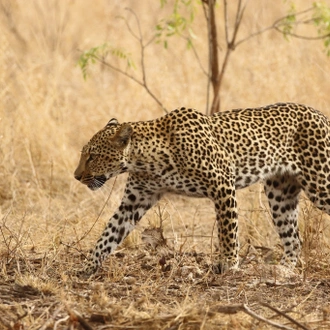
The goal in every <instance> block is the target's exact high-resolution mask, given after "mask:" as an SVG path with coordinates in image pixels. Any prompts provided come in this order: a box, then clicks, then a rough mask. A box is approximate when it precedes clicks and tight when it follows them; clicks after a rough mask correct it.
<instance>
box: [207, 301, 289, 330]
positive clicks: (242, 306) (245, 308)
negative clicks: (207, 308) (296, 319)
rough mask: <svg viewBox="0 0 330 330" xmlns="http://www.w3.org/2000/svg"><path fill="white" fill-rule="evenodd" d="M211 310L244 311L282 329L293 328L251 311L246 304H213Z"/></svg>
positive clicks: (223, 311)
mask: <svg viewBox="0 0 330 330" xmlns="http://www.w3.org/2000/svg"><path fill="white" fill-rule="evenodd" d="M211 311H214V312H218V313H224V314H235V313H237V312H244V313H246V314H248V315H250V316H251V317H253V318H255V319H257V320H259V321H262V322H265V323H267V324H269V325H271V326H273V327H275V328H278V329H282V330H293V328H290V327H287V326H285V325H282V324H279V323H276V322H273V321H270V320H267V319H266V318H264V317H263V316H261V315H259V314H257V313H255V312H253V311H252V310H251V309H250V308H249V307H248V306H247V305H246V304H237V305H225V306H215V307H214V308H212V309H211Z"/></svg>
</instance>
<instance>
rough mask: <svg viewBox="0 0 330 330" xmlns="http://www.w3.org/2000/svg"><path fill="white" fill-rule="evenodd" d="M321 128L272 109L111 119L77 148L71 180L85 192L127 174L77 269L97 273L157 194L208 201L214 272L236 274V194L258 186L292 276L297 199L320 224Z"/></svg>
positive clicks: (319, 119)
mask: <svg viewBox="0 0 330 330" xmlns="http://www.w3.org/2000/svg"><path fill="white" fill-rule="evenodd" d="M329 128H330V125H329V120H328V119H327V118H326V117H325V116H324V115H323V114H322V113H321V112H319V111H317V110H314V109H313V108H310V107H307V106H304V105H299V104H294V103H278V104H274V105H269V106H266V107H261V108H247V109H236V110H231V111H226V112H219V113H216V114H214V115H212V116H206V115H203V114H201V113H200V112H197V111H196V110H193V109H186V108H181V109H177V110H174V111H173V112H171V113H169V114H167V115H165V116H164V117H161V118H159V119H156V120H151V121H143V122H131V123H124V124H119V123H118V121H117V120H116V119H112V120H110V121H109V123H108V124H107V125H106V126H105V128H103V129H102V130H101V131H99V132H98V133H96V134H95V135H94V136H93V137H92V139H91V140H90V141H89V142H88V143H87V144H86V145H85V146H84V147H83V150H82V154H81V159H80V162H79V165H78V168H77V170H76V171H75V178H76V179H77V180H79V181H80V182H82V183H83V184H86V185H87V186H88V187H89V188H90V189H93V190H94V189H97V188H99V187H101V186H102V185H103V184H104V183H105V181H106V180H108V179H110V178H111V177H114V176H116V175H118V174H121V173H124V172H128V173H129V175H128V179H127V183H126V187H125V191H124V196H123V199H122V202H121V204H120V206H119V208H118V209H117V211H116V212H115V213H114V215H113V216H112V217H111V219H110V221H109V223H108V224H107V226H106V228H105V230H104V231H103V233H102V235H101V237H100V238H99V240H98V241H97V243H96V246H95V249H94V251H93V252H92V254H91V256H90V258H89V260H88V261H87V263H86V267H85V271H86V273H92V272H95V271H96V270H97V268H98V267H99V266H100V265H101V262H102V260H103V259H104V257H105V256H106V255H108V254H109V253H112V252H113V251H114V250H115V249H116V247H117V246H118V245H119V244H120V243H121V242H122V241H123V239H124V238H125V237H126V236H127V235H128V234H129V233H130V231H131V230H132V229H133V228H134V226H135V225H136V223H137V222H138V221H139V220H140V219H141V217H142V216H143V215H144V214H145V212H146V211H147V210H148V209H150V208H151V207H152V206H153V205H154V204H155V203H156V202H157V201H158V200H159V199H160V198H161V197H162V196H163V195H164V194H165V193H175V194H182V195H188V196H194V197H206V198H210V199H211V200H212V201H213V202H214V205H215V211H216V219H217V224H218V237H219V244H220V260H219V267H220V269H221V270H225V269H228V268H237V267H238V265H239V258H238V248H239V244H238V237H237V230H238V222H237V204H236V196H235V195H236V189H241V188H244V187H247V186H249V185H251V184H253V183H255V182H258V181H263V182H264V189H265V193H266V196H267V197H268V201H269V205H270V210H271V213H272V217H273V222H274V224H275V227H276V229H277V231H278V233H279V236H280V238H281V240H282V243H283V246H284V255H283V258H282V261H281V263H282V264H284V265H287V266H291V267H292V266H295V265H296V262H297V258H298V256H299V252H300V248H301V243H300V239H299V233H298V226H297V217H298V201H299V194H300V192H301V191H302V190H303V191H304V192H305V194H306V195H307V196H308V198H309V199H310V200H311V201H312V202H313V203H314V204H315V205H316V207H318V208H319V209H321V210H323V211H325V212H326V213H328V214H330V196H329V192H330V173H329V172H330V161H329V156H330V155H329V154H330V135H329Z"/></svg>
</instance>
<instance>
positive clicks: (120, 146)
mask: <svg viewBox="0 0 330 330" xmlns="http://www.w3.org/2000/svg"><path fill="white" fill-rule="evenodd" d="M132 133H133V129H132V127H131V126H130V125H129V124H119V123H118V121H117V119H114V118H113V119H111V120H110V121H109V122H108V124H107V125H106V126H105V127H104V128H103V129H102V130H100V131H99V132H97V133H96V134H95V135H94V136H93V137H92V138H91V140H90V141H89V142H88V143H87V144H86V145H85V146H84V147H83V149H82V151H81V156H80V160H79V164H78V167H77V169H76V170H75V172H74V177H75V178H76V179H77V180H78V181H80V182H81V183H83V184H85V185H87V187H88V188H90V189H91V190H96V189H98V188H100V187H101V186H103V184H104V183H105V182H106V181H107V180H108V179H110V178H111V177H114V176H116V175H118V174H120V173H124V172H126V171H127V163H126V156H125V155H126V154H127V152H128V149H129V144H130V140H131V136H132Z"/></svg>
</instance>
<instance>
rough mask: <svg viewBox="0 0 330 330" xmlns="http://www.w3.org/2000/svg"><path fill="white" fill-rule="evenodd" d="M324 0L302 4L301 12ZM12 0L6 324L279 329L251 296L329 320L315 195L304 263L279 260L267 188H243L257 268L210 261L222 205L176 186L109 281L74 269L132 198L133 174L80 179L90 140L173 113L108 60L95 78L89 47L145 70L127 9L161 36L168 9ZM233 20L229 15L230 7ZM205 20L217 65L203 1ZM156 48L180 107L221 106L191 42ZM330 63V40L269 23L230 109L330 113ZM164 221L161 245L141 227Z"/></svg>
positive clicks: (5, 138) (246, 62)
mask: <svg viewBox="0 0 330 330" xmlns="http://www.w3.org/2000/svg"><path fill="white" fill-rule="evenodd" d="M309 3H310V2H309V1H307V0H304V1H300V2H299V6H301V8H299V9H303V8H306V7H307V6H308V5H309ZM0 4H1V7H0V17H1V19H0V27H1V35H0V47H1V51H0V67H1V70H0V96H1V98H0V99H1V102H0V229H1V231H0V256H1V259H0V326H1V327H2V328H11V329H23V328H24V329H53V328H56V329H67V328H68V327H69V328H70V329H73V328H76V327H80V328H84V329H88V327H92V328H93V329H133V328H134V329H146V328H152V329H213V328H214V329H219V328H222V329H251V328H255V329H271V328H272V326H271V325H269V324H267V323H265V322H263V321H262V320H260V319H257V318H256V317H255V316H253V315H252V316H251V315H248V313H247V310H244V306H245V305H246V306H248V307H249V308H250V309H251V310H253V311H254V313H256V314H257V315H259V316H263V317H265V318H268V319H271V320H272V321H274V322H276V323H278V324H280V325H282V326H284V325H286V326H288V327H291V328H299V327H301V326H302V325H303V324H305V326H306V327H310V328H318V329H326V328H327V327H329V323H330V321H329V320H330V316H329V315H330V306H329V297H330V289H329V288H330V286H329V283H330V282H329V278H330V272H329V265H328V261H329V238H328V237H329V219H328V217H326V216H325V215H320V214H319V213H317V212H315V210H312V209H310V206H309V204H308V203H307V204H304V205H306V206H303V207H302V216H301V220H302V221H301V228H302V229H303V236H304V239H305V241H306V244H305V246H304V253H303V256H302V257H303V261H304V265H303V266H301V267H298V269H297V270H296V271H295V272H288V273H285V271H283V270H281V269H277V268H275V267H274V266H272V265H271V263H272V262H274V261H275V260H278V253H280V251H277V250H278V249H277V244H278V243H279V240H278V238H277V235H276V233H275V230H274V228H272V226H271V224H270V218H269V216H268V211H267V206H265V205H266V201H265V200H264V198H261V197H260V188H259V186H254V187H251V188H248V189H246V190H245V191H241V192H239V208H240V224H241V229H240V231H241V235H240V238H241V243H242V257H244V260H245V263H244V264H243V267H242V270H241V271H238V272H229V273H227V274H225V275H223V276H219V275H213V274H212V272H211V271H210V267H209V266H210V264H211V263H212V258H213V254H211V253H210V252H211V250H213V252H214V247H213V246H212V245H213V244H214V243H215V241H214V240H211V237H212V228H213V224H214V213H213V206H212V203H210V202H209V201H205V200H194V199H186V198H182V197H179V198H178V197H175V198H172V197H170V196H169V197H167V198H166V199H164V200H163V201H162V202H161V203H160V205H159V208H154V209H153V210H151V211H150V212H149V213H148V214H147V215H146V216H145V217H144V219H143V221H142V222H141V225H139V228H138V229H137V231H136V232H135V234H134V235H132V236H131V237H130V240H129V241H128V242H126V244H125V245H124V246H123V247H121V248H120V249H119V251H118V252H117V253H116V254H115V255H114V256H113V257H111V258H109V260H108V261H107V262H106V263H105V266H104V269H103V270H101V271H100V272H99V273H98V274H97V275H96V276H95V277H93V278H91V279H90V280H88V281H87V280H82V279H76V278H74V277H71V275H70V271H71V270H72V269H74V268H79V266H81V263H82V260H83V257H84V255H83V253H86V252H87V250H88V249H89V248H91V247H92V246H93V244H94V242H95V240H96V239H97V237H98V235H99V234H100V232H101V231H102V229H103V227H104V225H105V223H106V222H107V220H108V218H109V216H110V215H111V214H112V212H113V211H114V209H115V208H116V207H117V205H118V203H119V201H120V198H121V194H122V189H123V184H124V181H125V176H122V177H119V178H118V179H117V180H116V181H114V180H112V181H110V182H109V183H108V184H107V187H105V188H104V189H103V190H101V191H99V192H94V193H93V192H90V191H88V190H87V188H86V187H84V186H82V185H81V184H79V183H78V182H76V181H75V180H74V178H73V171H74V169H75V166H76V164H77V161H78V158H79V151H80V149H81V147H82V146H83V144H84V143H85V142H86V141H87V140H88V139H89V138H90V137H91V136H92V134H93V133H95V132H96V131H97V130H98V129H100V128H101V127H102V126H104V124H105V123H106V122H107V121H108V120H109V119H110V118H112V117H117V118H118V119H119V120H120V121H137V120H147V119H151V118H156V117H159V116H160V115H162V114H163V112H162V110H161V109H160V108H159V107H157V106H156V104H155V103H154V101H153V100H152V99H151V98H150V97H149V96H148V95H147V93H146V92H145V91H144V90H143V89H141V88H140V87H139V86H137V85H136V84H134V83H133V82H131V81H128V80H127V79H125V78H124V77H123V76H120V75H118V74H116V73H114V72H111V71H109V70H108V69H107V68H106V67H104V66H100V65H95V66H92V67H91V68H90V71H89V73H90V75H89V77H88V79H87V80H86V81H84V80H83V77H82V73H81V71H80V69H79V67H78V66H77V61H78V58H79V55H80V54H81V51H83V50H86V49H89V48H90V47H93V46H96V45H100V44H102V43H103V42H105V41H109V42H111V43H112V44H113V45H114V46H118V47H123V48H125V49H126V50H127V51H129V52H131V54H132V55H133V57H134V58H135V62H136V63H137V66H138V69H137V70H136V72H135V73H134V74H136V75H137V76H138V75H139V74H140V73H139V65H138V63H139V47H138V43H137V42H136V41H134V39H133V38H132V36H131V35H130V34H129V32H128V31H127V29H126V27H125V24H124V22H123V20H120V19H118V18H116V17H117V16H118V15H119V16H123V15H124V16H126V15H128V13H127V11H125V10H124V8H125V7H130V8H132V9H134V10H135V12H136V13H137V14H138V16H139V17H140V19H141V26H142V29H143V34H144V36H145V38H146V40H147V39H148V38H149V37H150V36H151V35H152V33H153V26H154V25H155V23H156V18H158V17H159V18H160V17H162V16H164V15H165V12H164V11H161V10H160V9H159V3H158V2H157V1H148V2H144V1H143V2H142V1H141V2H138V1H136V2H134V3H133V2H130V1H120V2H117V1H113V2H112V1H99V2H97V5H96V4H91V2H87V1H65V0H60V1H57V0H50V1H42V0H34V1H30V2H29V3H28V4H27V3H25V2H22V1H11V0H1V1H0ZM219 6H220V7H221V5H219ZM275 7H276V8H275ZM285 10H286V9H285V5H283V4H282V3H280V4H279V5H276V6H275V5H270V4H269V3H268V2H265V1H261V0H259V1H253V2H250V3H249V6H248V8H247V12H246V16H245V19H244V22H243V25H242V29H241V31H240V34H239V36H240V38H241V37H244V36H246V35H248V34H249V33H250V31H251V30H256V29H259V28H262V27H264V26H268V25H269V24H270V23H271V22H273V21H274V19H276V18H277V17H279V16H281V15H284V14H285V13H286V11H285ZM150 13H153V15H150ZM218 15H219V20H221V18H220V15H221V8H219V11H218ZM130 19H132V17H131V18H130ZM132 22H133V20H132ZM132 24H133V23H132ZM195 24H196V25H195V26H196V28H195V34H196V35H197V39H196V40H195V43H196V46H197V47H198V50H199V51H200V56H201V59H202V61H204V63H206V62H205V61H206V58H207V46H206V43H205V35H206V31H205V24H204V21H203V14H202V11H201V10H199V12H198V15H197V18H196V22H195ZM220 25H221V24H220ZM221 33H222V32H221ZM220 47H224V45H223V44H221V45H220ZM146 56H147V58H146V59H147V62H146V70H147V74H148V81H149V83H150V85H151V86H152V88H153V91H154V92H155V94H156V95H157V96H158V97H159V98H160V99H161V100H162V102H163V103H164V104H165V105H166V107H167V108H168V109H172V108H173V109H174V108H176V107H178V106H192V107H195V108H197V109H200V110H201V111H204V110H205V101H206V99H205V90H206V81H205V77H204V76H203V74H202V73H201V71H200V70H199V68H198V65H197V63H196V61H195V60H194V57H193V54H192V52H191V51H188V50H186V48H185V46H184V45H183V44H182V43H181V42H180V41H179V40H177V39H171V40H170V43H169V50H168V51H165V50H164V49H163V48H162V46H161V45H156V44H153V45H152V46H150V47H148V48H147V51H146ZM118 65H121V64H120V63H118ZM329 72H330V60H329V58H327V57H326V56H325V54H324V52H323V46H322V44H321V43H320V42H306V41H302V40H291V41H290V42H287V41H285V40H284V39H283V37H282V36H280V35H278V34H276V33H275V32H269V33H266V34H264V35H261V36H259V37H257V38H255V39H252V40H251V41H250V42H248V43H246V44H243V45H242V46H240V47H239V48H238V49H237V50H236V51H235V52H234V53H233V56H232V58H231V60H230V64H229V67H228V72H227V74H226V77H225V81H224V87H223V89H222V92H221V101H222V108H223V109H226V108H234V107H245V106H259V105H263V104H270V103H273V102H278V101H293V102H300V103H305V104H308V105H311V106H314V107H315V108H318V109H320V110H322V111H323V112H324V113H326V114H327V115H330V109H329V104H330V93H329V83H330V79H329ZM112 186H113V187H112ZM111 189H112V193H111V198H110V201H109V202H108V203H107V205H106V207H105V210H104V211H103V212H102V214H100V211H101V209H102V207H103V205H104V203H105V201H106V199H107V197H108V195H109V193H110V191H111ZM98 217H99V219H98ZM160 218H162V219H163V223H162V226H163V230H164V235H165V237H166V239H167V241H166V243H164V246H163V248H157V247H156V248H155V249H153V248H151V247H148V246H147V245H145V244H144V243H143V241H141V239H140V234H139V233H141V231H143V228H144V227H148V226H151V227H152V226H159V221H160V220H159V219H160ZM96 219H98V220H97V221H96ZM94 223H95V225H94V226H93V224H94ZM91 228H92V230H91V231H90V232H89V230H90V229H91ZM86 233H88V234H87V236H86ZM211 242H212V243H211ZM249 243H251V244H252V245H249ZM211 244H212V245H211ZM252 246H259V247H260V248H259V249H258V248H257V249H254V248H253V247H252ZM249 247H250V248H249ZM274 249H275V250H274ZM264 260H266V263H264ZM164 263H165V264H164ZM269 263H270V264H269ZM263 303H267V304H269V305H271V306H273V307H276V308H277V309H278V311H282V312H283V314H279V313H277V312H274V311H272V310H271V309H269V308H268V307H267V305H263ZM243 304H245V305H244V306H243ZM226 308H227V309H226ZM230 308H231V309H230ZM231 313H233V314H231ZM79 315H80V316H79ZM287 315H291V316H292V317H293V318H294V319H295V320H297V321H298V322H300V324H298V325H297V324H294V323H293V322H292V321H290V320H288V319H287V318H286V316H287ZM84 322H87V323H84Z"/></svg>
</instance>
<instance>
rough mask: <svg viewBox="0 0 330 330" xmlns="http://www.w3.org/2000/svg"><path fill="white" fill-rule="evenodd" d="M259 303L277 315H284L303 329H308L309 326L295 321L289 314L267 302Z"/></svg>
mask: <svg viewBox="0 0 330 330" xmlns="http://www.w3.org/2000/svg"><path fill="white" fill-rule="evenodd" d="M260 304H261V305H262V306H265V307H267V308H269V309H271V310H272V311H273V312H275V313H277V314H278V315H281V316H283V317H285V318H286V319H288V320H289V321H290V322H292V323H294V324H295V325H296V326H298V327H299V328H301V329H304V330H309V328H307V327H305V326H304V325H303V324H301V323H300V322H298V321H296V320H295V319H294V318H292V317H291V316H289V315H287V314H285V313H284V312H282V311H280V310H279V309H277V308H275V307H273V306H271V305H269V304H267V303H264V302H260Z"/></svg>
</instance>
